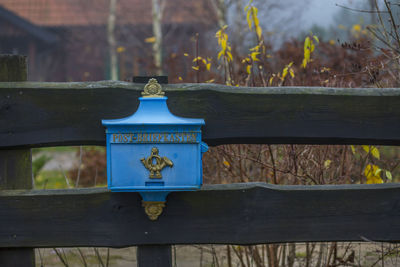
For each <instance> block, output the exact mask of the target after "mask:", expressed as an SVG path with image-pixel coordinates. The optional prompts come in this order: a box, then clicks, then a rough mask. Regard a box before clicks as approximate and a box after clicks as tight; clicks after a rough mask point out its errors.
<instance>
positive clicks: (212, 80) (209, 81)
mask: <svg viewBox="0 0 400 267" xmlns="http://www.w3.org/2000/svg"><path fill="white" fill-rule="evenodd" d="M214 81H215V80H214V79H211V80H208V81H206V83H212V82H214Z"/></svg>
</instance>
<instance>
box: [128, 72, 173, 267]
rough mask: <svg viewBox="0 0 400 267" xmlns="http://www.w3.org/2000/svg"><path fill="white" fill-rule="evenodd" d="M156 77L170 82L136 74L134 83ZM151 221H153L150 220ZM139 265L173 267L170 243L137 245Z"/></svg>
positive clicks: (159, 81)
mask: <svg viewBox="0 0 400 267" xmlns="http://www.w3.org/2000/svg"><path fill="white" fill-rule="evenodd" d="M151 78H154V79H156V80H157V81H158V83H160V84H167V83H168V76H136V77H133V82H134V83H143V84H146V83H147V82H148V81H149V80H150V79H151ZM149 223H151V222H150V221H149ZM137 263H138V264H137V265H138V267H171V266H172V253H171V246H170V245H146V246H138V247H137Z"/></svg>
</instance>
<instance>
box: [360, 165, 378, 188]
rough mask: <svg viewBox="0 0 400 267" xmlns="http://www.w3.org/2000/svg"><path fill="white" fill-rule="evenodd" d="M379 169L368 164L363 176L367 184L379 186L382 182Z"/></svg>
mask: <svg viewBox="0 0 400 267" xmlns="http://www.w3.org/2000/svg"><path fill="white" fill-rule="evenodd" d="M381 171H382V170H381V169H380V168H379V167H378V166H376V165H371V164H368V165H367V166H366V167H365V170H364V175H365V177H366V178H367V184H381V183H383V180H382V178H381V174H380V173H381Z"/></svg>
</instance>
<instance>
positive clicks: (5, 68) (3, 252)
mask: <svg viewBox="0 0 400 267" xmlns="http://www.w3.org/2000/svg"><path fill="white" fill-rule="evenodd" d="M26 79H27V61H26V57H25V56H18V55H0V81H2V82H5V81H26ZM32 182H33V181H32V155H31V150H30V149H29V148H22V149H14V150H0V190H3V189H32ZM21 247H24V246H21ZM0 266H10V267H11V266H27V267H29V266H35V253H34V250H33V249H31V248H1V249H0Z"/></svg>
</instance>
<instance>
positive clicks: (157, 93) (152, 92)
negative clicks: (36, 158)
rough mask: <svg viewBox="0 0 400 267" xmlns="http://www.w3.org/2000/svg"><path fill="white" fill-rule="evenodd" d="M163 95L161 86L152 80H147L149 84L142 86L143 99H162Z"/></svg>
mask: <svg viewBox="0 0 400 267" xmlns="http://www.w3.org/2000/svg"><path fill="white" fill-rule="evenodd" d="M164 94H165V93H164V92H163V91H162V89H161V85H160V84H159V83H158V82H157V80H156V79H154V78H151V79H150V80H149V82H148V83H147V84H146V85H145V86H144V90H143V92H142V96H143V97H163V96H164Z"/></svg>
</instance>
